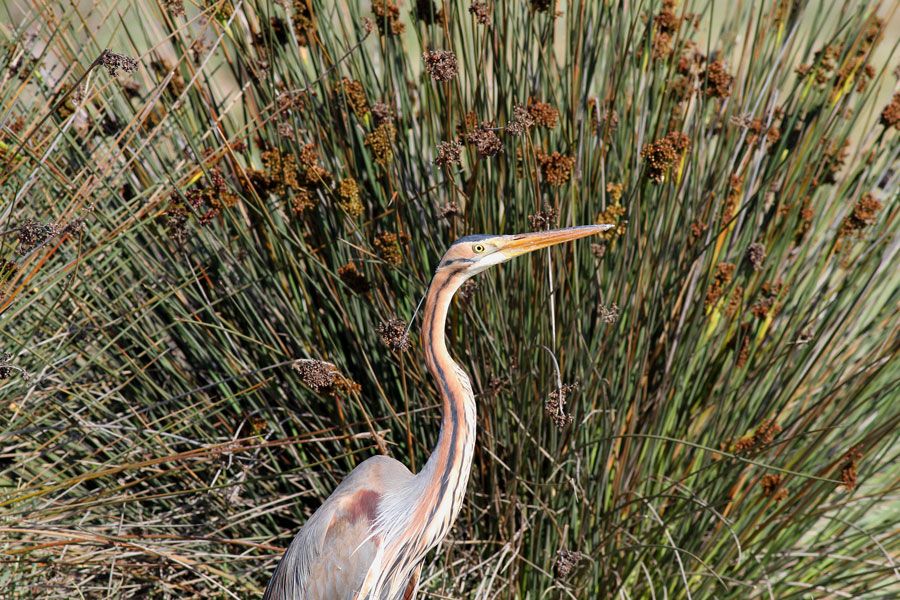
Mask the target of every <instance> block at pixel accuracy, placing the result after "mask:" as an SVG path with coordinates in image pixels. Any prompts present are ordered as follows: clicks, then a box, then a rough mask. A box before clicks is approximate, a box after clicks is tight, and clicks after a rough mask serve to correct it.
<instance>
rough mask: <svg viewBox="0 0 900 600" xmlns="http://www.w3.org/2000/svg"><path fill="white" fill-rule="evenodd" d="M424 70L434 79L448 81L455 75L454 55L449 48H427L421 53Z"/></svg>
mask: <svg viewBox="0 0 900 600" xmlns="http://www.w3.org/2000/svg"><path fill="white" fill-rule="evenodd" d="M422 58H424V59H425V70H426V71H428V74H429V75H430V76H431V78H432V79H434V80H435V81H450V80H451V79H453V78H454V77H456V70H457V65H456V55H455V54H453V53H452V52H450V51H449V50H429V51H428V52H426V53H425V54H423V55H422Z"/></svg>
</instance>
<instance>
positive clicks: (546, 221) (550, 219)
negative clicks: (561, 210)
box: [528, 202, 559, 231]
mask: <svg viewBox="0 0 900 600" xmlns="http://www.w3.org/2000/svg"><path fill="white" fill-rule="evenodd" d="M558 216H559V214H558V213H557V212H556V209H555V208H553V207H552V206H550V205H549V204H548V203H546V202H544V206H543V207H542V208H541V210H539V211H537V212H536V213H535V214H533V215H529V216H528V221H529V222H530V223H531V229H532V231H543V230H545V229H550V228H552V227H553V226H555V225H556V218H557V217H558Z"/></svg>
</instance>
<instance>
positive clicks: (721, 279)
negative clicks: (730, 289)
mask: <svg viewBox="0 0 900 600" xmlns="http://www.w3.org/2000/svg"><path fill="white" fill-rule="evenodd" d="M734 269H735V267H734V264H733V263H728V262H722V263H719V264H718V265H716V274H715V277H714V278H713V282H712V284H711V285H710V286H709V289H708V290H707V291H706V303H705V306H706V308H707V309H709V308H712V307H713V306H714V305H715V304H716V303H717V302H718V301H719V298H721V297H722V294H723V293H724V292H725V287H726V286H727V285H728V284H729V283H731V278H732V277H733V276H734Z"/></svg>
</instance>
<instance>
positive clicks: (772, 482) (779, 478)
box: [759, 473, 788, 502]
mask: <svg viewBox="0 0 900 600" xmlns="http://www.w3.org/2000/svg"><path fill="white" fill-rule="evenodd" d="M783 481H784V476H783V475H781V474H780V473H772V474H769V475H764V476H763V478H762V479H760V481H759V485H760V487H761V488H762V494H763V496H765V497H766V498H771V499H772V500H774V501H775V502H781V501H782V500H784V499H785V498H787V496H788V491H787V490H786V489H785V488H784V487H782V485H781V484H782V482H783Z"/></svg>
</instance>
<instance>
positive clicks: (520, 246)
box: [500, 225, 613, 258]
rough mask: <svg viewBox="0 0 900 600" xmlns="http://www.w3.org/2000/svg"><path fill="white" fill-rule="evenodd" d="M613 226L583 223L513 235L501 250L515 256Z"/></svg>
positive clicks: (508, 256)
mask: <svg viewBox="0 0 900 600" xmlns="http://www.w3.org/2000/svg"><path fill="white" fill-rule="evenodd" d="M612 228H613V226H612V225H582V226H580V227H567V228H565V229H551V230H550V231H535V232H534V233H522V234H519V235H511V236H509V238H508V239H507V240H505V243H504V244H503V245H502V247H501V248H500V250H501V251H502V252H503V254H505V255H506V256H507V258H513V257H515V256H519V255H521V254H526V253H528V252H534V251H535V250H540V249H541V248H547V247H548V246H555V245H556V244H562V243H563V242H568V241H570V240H577V239H578V238H583V237H587V236H589V235H596V234H598V233H602V232H604V231H607V230H609V229H612Z"/></svg>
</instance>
